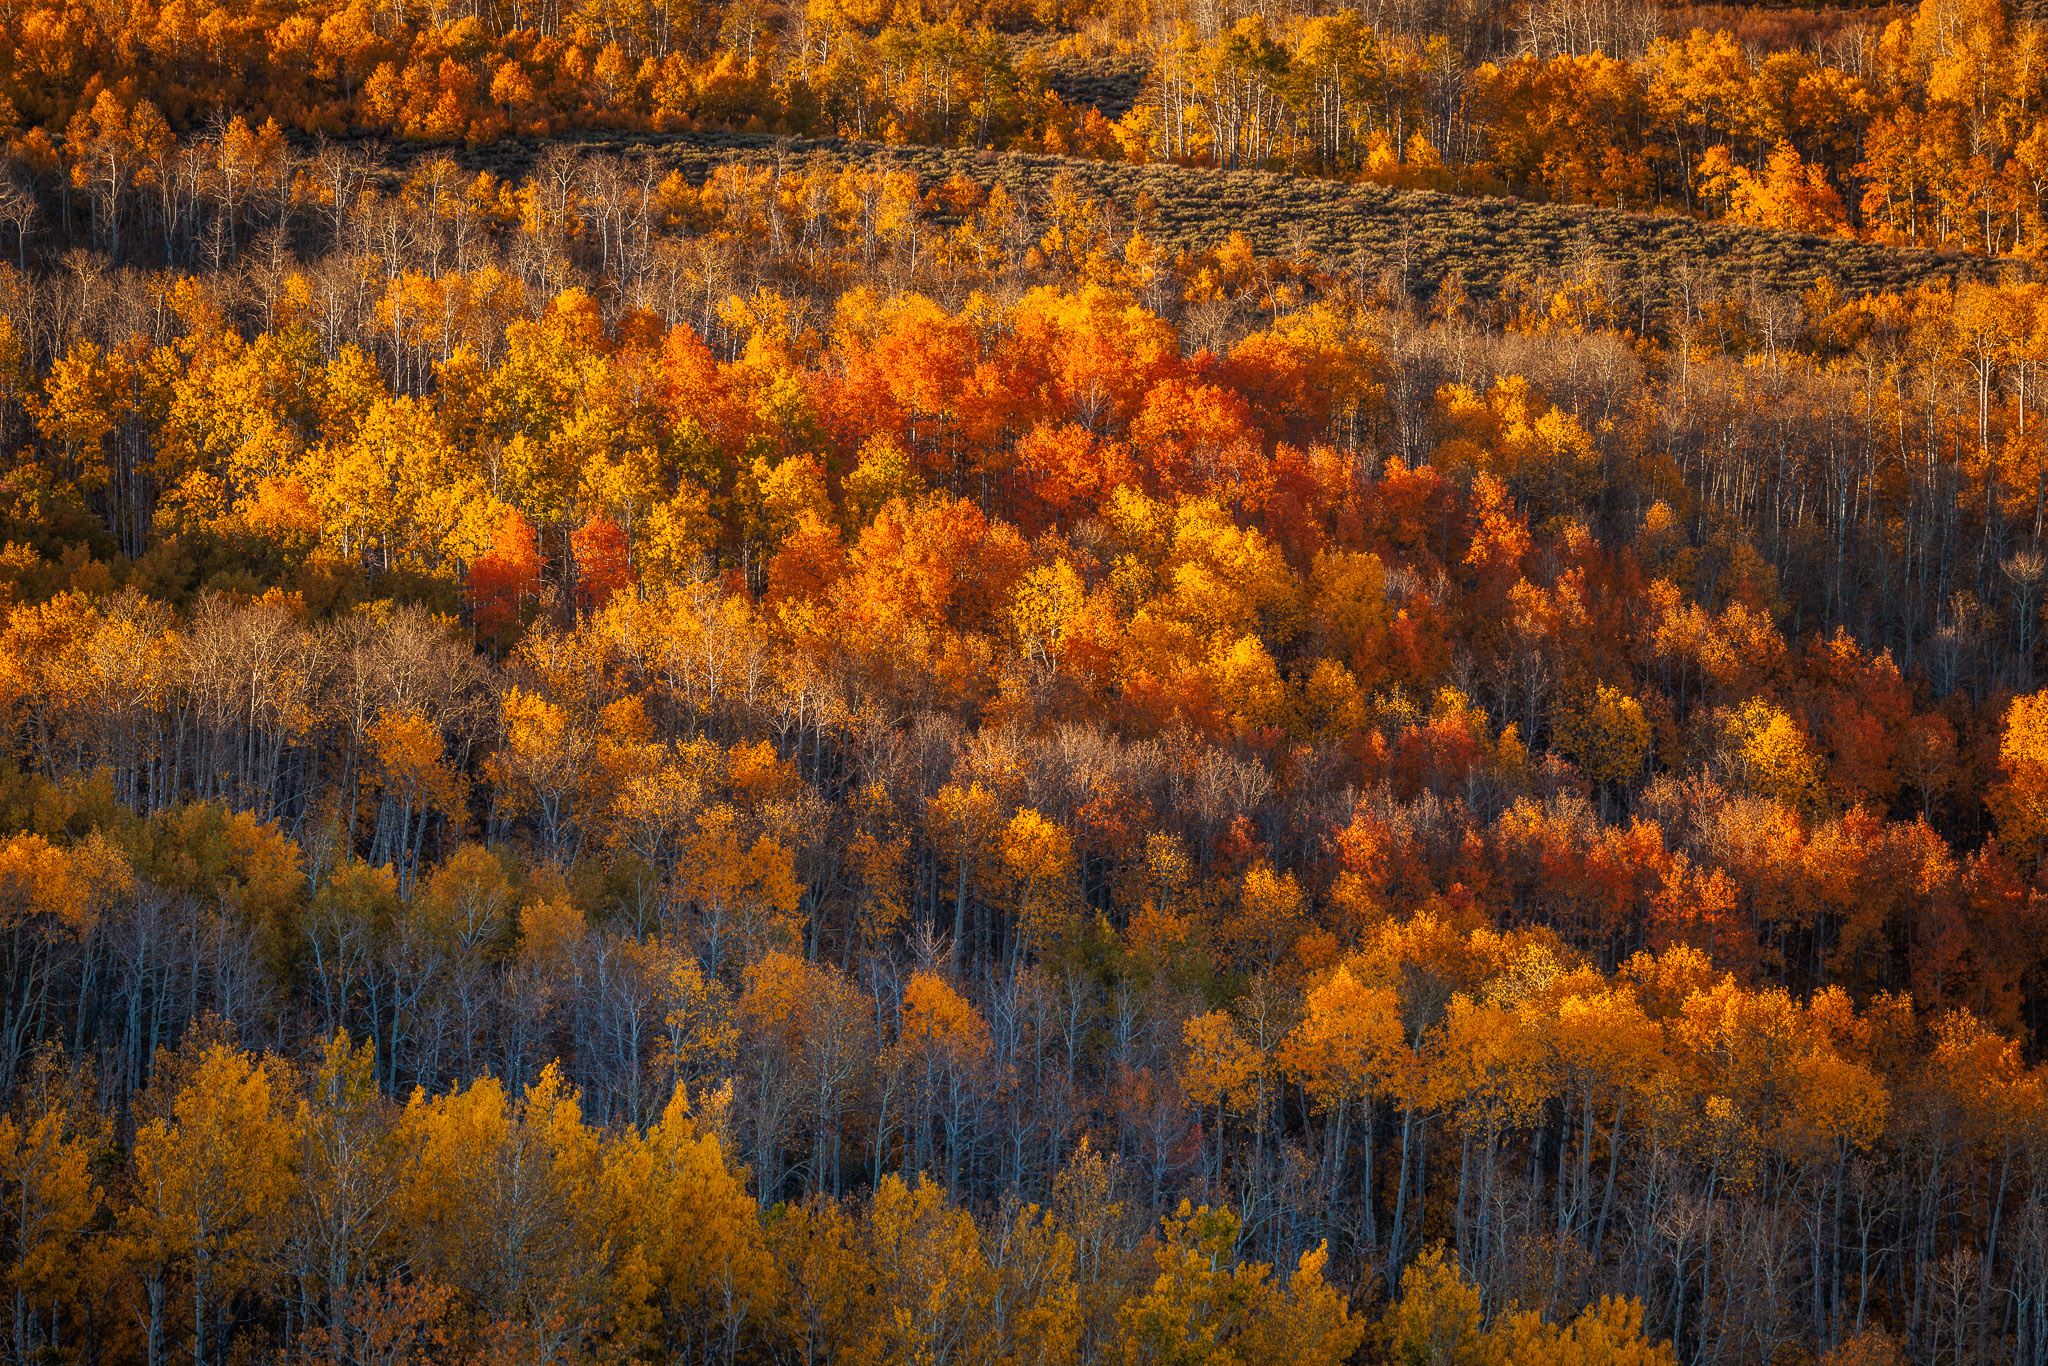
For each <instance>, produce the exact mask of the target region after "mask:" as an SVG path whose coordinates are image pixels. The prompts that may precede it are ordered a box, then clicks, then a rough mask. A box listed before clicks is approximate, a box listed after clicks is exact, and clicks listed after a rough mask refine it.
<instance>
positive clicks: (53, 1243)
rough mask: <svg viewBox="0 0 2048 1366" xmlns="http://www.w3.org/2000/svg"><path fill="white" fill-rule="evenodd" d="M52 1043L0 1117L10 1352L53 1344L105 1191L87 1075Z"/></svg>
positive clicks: (1, 1227) (26, 1352)
mask: <svg viewBox="0 0 2048 1366" xmlns="http://www.w3.org/2000/svg"><path fill="white" fill-rule="evenodd" d="M88 1079H89V1077H88V1076H83V1075H80V1073H79V1072H78V1071H76V1070H73V1069H70V1068H68V1067H67V1066H66V1064H65V1063H64V1060H63V1057H62V1055H61V1053H59V1052H58V1051H57V1050H55V1049H52V1050H50V1051H49V1052H48V1053H46V1054H45V1055H43V1056H41V1057H39V1058H38V1059H37V1060H36V1064H35V1066H34V1067H33V1068H32V1069H31V1072H30V1075H29V1078H28V1080H27V1082H26V1084H24V1086H23V1087H22V1089H21V1091H20V1092H19V1093H18V1095H17V1099H16V1113H14V1114H10V1115H7V1116H4V1117H0V1236H4V1237H5V1239H6V1246H7V1248H8V1251H9V1254H10V1255H9V1257H8V1260H7V1262H6V1263H5V1266H4V1273H0V1274H4V1276H5V1279H6V1285H7V1289H8V1290H9V1292H11V1294H12V1296H13V1300H14V1332H13V1341H14V1351H15V1354H16V1355H17V1356H18V1357H19V1358H20V1359H22V1360H27V1359H28V1358H29V1357H30V1356H31V1355H32V1354H34V1353H36V1352H39V1351H43V1350H54V1348H55V1332H56V1328H57V1321H58V1315H59V1314H60V1313H61V1312H62V1307H63V1305H64V1304H65V1303H66V1302H67V1301H69V1300H71V1299H72V1298H73V1297H74V1296H75V1295H76V1294H77V1291H78V1282H79V1280H80V1279H81V1276H82V1274H83V1271H84V1263H85V1239H86V1236H87V1230H88V1228H89V1226H90V1225H91V1224H92V1222H93V1219H94V1217H95V1215H96V1214H97V1213H98V1211H99V1209H100V1205H101V1202H102V1201H103V1199H104V1198H105V1193H104V1192H103V1191H102V1190H101V1189H100V1186H99V1183H98V1181H96V1180H95V1179H94V1177H93V1172H92V1166H91V1161H92V1150H93V1148H94V1146H95V1145H96V1143H98V1142H100V1141H101V1139H102V1135H101V1132H100V1131H101V1128H102V1125H101V1122H100V1121H99V1119H98V1117H97V1116H96V1115H95V1114H94V1113H93V1111H92V1108H91V1105H90V1102H89V1098H88V1097H87V1096H86V1095H85V1094H83V1091H82V1087H81V1086H80V1084H79V1083H81V1082H83V1081H86V1080H88Z"/></svg>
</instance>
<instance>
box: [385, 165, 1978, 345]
mask: <svg viewBox="0 0 2048 1366" xmlns="http://www.w3.org/2000/svg"><path fill="white" fill-rule="evenodd" d="M558 141H564V142H567V143H568V145H571V146H575V147H578V148H580V149H582V150H584V151H585V152H586V153H590V154H601V153H612V154H625V155H631V156H654V157H659V158H661V159H662V160H663V161H665V162H669V163H672V164H673V165H674V166H675V167H676V168H677V169H679V170H680V171H682V173H683V175H684V176H685V177H686V178H687V179H689V180H690V182H691V183H692V184H695V185H701V184H703V183H704V181H705V179H706V178H708V177H709V176H710V174H711V172H712V171H713V169H714V168H716V167H717V166H718V165H720V164H721V163H723V162H725V161H727V160H729V159H736V160H740V161H745V162H754V163H760V162H766V161H769V160H772V159H774V158H775V157H777V156H781V157H785V158H808V157H825V158H830V159H832V160H835V161H847V160H857V161H865V162H887V163H889V164H891V165H894V166H897V167H900V168H903V169H907V170H911V171H914V172H916V174H917V175H918V177H919V179H920V181H921V182H923V183H924V184H925V185H926V186H927V187H929V186H933V185H936V184H938V183H939V182H941V181H944V180H945V179H947V178H948V177H951V176H953V175H955V174H965V175H968V176H970V177H972V178H974V179H975V180H978V181H980V182H982V183H983V184H989V185H993V184H997V183H1000V184H1002V185H1003V186H1005V187H1006V188H1008V189H1009V190H1010V191H1012V192H1013V193H1015V192H1018V191H1023V192H1026V193H1028V194H1029V195H1031V196H1032V197H1033V198H1036V197H1037V196H1038V195H1039V194H1040V193H1042V192H1043V190H1044V189H1045V187H1046V186H1047V185H1048V184H1049V183H1050V182H1051V181H1052V180H1053V178H1054V177H1056V176H1059V175H1062V174H1065V175H1068V176H1071V177H1072V178H1073V179H1074V180H1075V181H1076V182H1077V183H1078V184H1079V186H1080V187H1081V188H1082V189H1083V190H1084V191H1085V192H1086V193H1088V194H1090V195H1092V196H1094V197H1096V198H1099V199H1103V200H1106V201H1108V202H1111V203H1114V204H1116V205H1117V206H1119V207H1120V208H1121V209H1123V210H1124V211H1125V212H1127V213H1135V212H1139V211H1140V206H1141V205H1142V204H1144V203H1145V201H1148V200H1149V201H1150V206H1151V207H1150V209H1149V212H1148V214H1147V217H1146V227H1147V231H1148V232H1150V233H1151V234H1152V235H1153V236H1155V237H1156V238H1157V239H1158V240H1159V241H1161V242H1162V243H1163V244H1165V245H1167V246H1169V247H1172V248H1174V249H1176V250H1179V249H1187V250H1193V251H1199V250H1202V249H1204V248H1207V247H1210V246H1214V245H1217V244H1218V243H1221V242H1223V241H1224V240H1226V239H1227V238H1228V237H1229V235H1230V234H1231V233H1233V232H1241V233H1243V234H1244V235H1245V236H1246V237H1247V238H1249V239H1250V240H1251V242H1252V245H1253V246H1254V247H1255V248H1256V249H1257V250H1258V251H1259V253H1260V254H1262V255H1265V254H1274V255H1296V254H1298V253H1301V252H1311V253H1314V254H1315V255H1316V256H1317V257H1319V258H1321V260H1322V262H1323V263H1324V265H1325V267H1326V268H1334V269H1342V270H1345V271H1347V272H1350V273H1353V274H1356V275H1360V276H1363V277H1367V278H1377V277H1379V276H1380V275H1382V274H1383V273H1384V272H1386V271H1387V270H1388V269H1390V268H1400V269H1402V270H1404V271H1405V274H1406V277H1407V286H1408V288H1409V290H1410V291H1411V292H1413V293H1415V294H1417V295H1420V296H1424V297H1427V296H1428V295H1430V294H1432V293H1433V292H1434V291H1435V290H1436V288H1437V286H1438V285H1439V284H1441V283H1442V282H1443V280H1444V279H1445V278H1446V277H1448V276H1450V275H1451V274H1453V273H1454V272H1455V273H1457V274H1459V275H1460V276H1462V279H1463V283H1464V287H1465V290H1466V292H1467V293H1468V294H1469V295H1471V296H1472V297H1473V298H1475V299H1482V300H1484V299H1496V298H1498V297H1500V294H1501V292H1502V289H1503V287H1504V286H1506V285H1507V284H1509V283H1510V282H1511V281H1513V280H1515V279H1516V278H1524V279H1541V278H1544V277H1546V276H1550V275H1554V274H1556V273H1558V272H1560V271H1563V270H1565V269H1567V268H1569V267H1572V266H1574V265H1575V264H1579V263H1581V262H1582V261H1583V260H1584V258H1585V257H1586V256H1587V255H1588V254H1590V255H1591V256H1592V257H1593V258H1594V259H1596V260H1597V261H1598V262H1600V263H1603V264H1605V265H1607V266H1609V267H1611V268H1612V275H1613V278H1614V279H1615V281H1616V282H1617V283H1618V284H1619V286H1620V288H1621V289H1622V290H1623V291H1624V292H1625V294H1624V297H1625V298H1626V300H1627V302H1628V305H1629V307H1628V309H1627V311H1628V312H1629V313H1631V314H1634V313H1637V312H1638V311H1639V310H1640V311H1641V312H1642V313H1644V314H1646V315H1649V316H1651V317H1654V316H1656V315H1658V314H1661V313H1662V312H1663V311H1664V310H1665V309H1667V308H1668V307H1669V303H1670V299H1671V296H1672V293H1673V291H1674V289H1675V288H1676V279H1677V277H1678V276H1679V274H1680V272H1681V270H1682V269H1683V268H1684V267H1685V266H1686V264H1688V263H1690V264H1691V265H1692V266H1693V267H1695V268H1702V267H1703V268H1705V270H1706V271H1707V272H1708V273H1710V274H1717V275H1719V276H1721V277H1723V278H1724V279H1727V280H1730V281H1737V282H1747V281H1748V280H1749V279H1750V278H1752V277H1755V278H1759V279H1760V280H1761V281H1762V282H1763V283H1764V284H1765V286H1766V287H1768V288H1769V289H1771V290H1774V291H1778V292H1796V291H1800V290H1804V289H1806V288H1807V287H1809V286H1811V285H1812V284H1814V283H1815V282H1816V281H1818V280H1820V279H1822V278H1827V279H1831V280H1832V281H1834V283H1835V285H1836V287H1837V288H1838V289H1840V290H1841V291H1842V292H1843V293H1845V294H1851V295H1855V294H1864V293H1870V292H1875V291H1878V290H1887V289H1903V288H1911V287H1913V286H1916V285H1920V284H1925V283H1927V282H1929V281H1931V280H1934V279H1937V278H1949V279H1955V278H1959V277H1968V278H1976V279H1984V278H1989V277H1991V276H1992V275H1993V274H1995V272H1996V270H1997V266H1996V265H1995V264H1994V263H1993V262H1989V261H1986V260H1984V259H1983V258H1981V257H1966V256H1963V255H1961V254H1959V253H1955V254H1951V253H1945V252H1930V251H1902V250H1897V249H1893V248H1889V247H1884V246H1878V245H1874V244H1872V243H1868V242H1857V241H1853V240H1848V239H1843V238H1832V237H1818V236H1813V235H1810V234H1803V233H1787V232H1775V231H1771V230H1769V229H1764V228H1753V227H1745V226H1741V225H1738V224H1734V223H1727V222H1702V221H1699V220H1697V219H1693V218H1689V217H1685V216H1682V215H1676V214H1647V213H1629V212H1622V211H1617V210H1613V209H1597V208H1586V207H1582V206H1574V205H1563V204H1538V203H1530V202H1526V201H1523V200H1518V199H1513V198H1479V197H1462V196H1457V195H1448V194H1439V193H1434V192H1430V191H1406V190H1396V189H1389V188H1386V187H1383V186H1376V185H1363V184H1347V183H1343V182H1337V181H1331V180H1324V179H1317V178H1314V177H1309V176H1297V175H1289V174H1280V173H1272V172H1263V171H1219V170H1207V169H1194V168H1187V167H1179V166H1167V165H1149V166H1132V165H1124V164H1119V163H1112V162H1099V161H1087V160H1079V159H1075V158H1068V157H1051V156H1028V155H1021V154H1016V153H1001V154H995V153H988V152H972V151H964V150H953V149H945V148H933V147H892V146H886V145H883V144H880V143H873V142H858V141H854V140H851V139H846V138H820V139H802V138H782V139H778V138H773V137H768V136H763V135H748V134H738V133H723V132H716V133H685V134H676V135H668V136H662V135H643V134H625V135H605V134H603V133H592V134H581V135H577V136H574V137H572V138H569V139H563V140H558ZM548 145H550V144H549V143H543V142H535V141H524V140H507V141H504V142H501V143H498V144H496V145H494V146H491V147H488V148H484V149H481V150H478V151H471V152H466V153H458V154H457V155H458V157H459V158H460V159H461V160H462V161H463V162H464V163H465V165H466V166H472V167H476V168H479V169H489V170H491V171H493V172H495V173H496V174H499V175H501V176H519V175H523V174H525V173H526V172H528V171H529V170H531V169H532V166H533V164H534V163H535V161H536V160H537V159H538V158H539V156H540V155H541V153H542V152H543V150H544V149H545V148H546V147H547V146H548ZM430 150H432V149H427V148H416V147H411V146H400V147H397V148H394V149H392V151H391V154H390V155H391V157H392V159H393V160H394V161H396V162H398V163H399V164H403V163H404V162H405V161H407V160H409V159H410V158H412V157H415V156H420V155H426V154H428V153H429V151H430Z"/></svg>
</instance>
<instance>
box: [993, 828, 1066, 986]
mask: <svg viewBox="0 0 2048 1366" xmlns="http://www.w3.org/2000/svg"><path fill="white" fill-rule="evenodd" d="M997 848H998V850H999V852H1000V854H1001V857H1002V868H1003V872H1004V874H1005V875H1006V877H1007V879H1008V881H1009V884H1010V888H1011V892H1012V895H1013V896H1014V897H1015V901H1016V907H1017V924H1016V933H1015V935H1014V936H1013V937H1012V940H1011V954H1010V960H1011V967H1012V970H1013V971H1014V970H1015V968H1016V965H1017V963H1018V962H1019V961H1021V959H1022V957H1023V954H1024V952H1025V950H1026V949H1027V948H1039V949H1043V948H1046V947H1048V946H1050V945H1052V944H1055V943H1057V942H1058V941H1059V939H1060V937H1061V936H1062V935H1063V934H1064V933H1065V932H1066V931H1067V929H1068V928H1069V927H1070V926H1071V925H1072V923H1073V920H1074V917H1075V915H1076V914H1077V911H1078V900H1079V899H1078V897H1077V896H1076V894H1075V889H1074V885H1073V881H1074V870H1075V861H1074V841H1073V839H1072V837H1071V836H1069V835H1068V834H1067V832H1066V830H1065V829H1064V828H1062V827H1061V826H1060V825H1059V824H1058V823H1057V822H1055V821H1049V820H1047V819H1046V818H1045V817H1044V816H1041V815H1040V814H1039V813H1038V812H1036V811H1034V810H1032V809H1031V808H1030V807H1025V808H1024V809H1023V810H1021V811H1019V812H1018V813H1017V814H1016V815H1015V816H1013V817H1011V818H1010V823H1009V824H1008V825H1007V826H1005V827H1004V828H1003V833H1002V835H1001V836H1000V837H999V839H998V840H997Z"/></svg>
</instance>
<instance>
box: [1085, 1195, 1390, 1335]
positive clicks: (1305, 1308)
mask: <svg viewBox="0 0 2048 1366" xmlns="http://www.w3.org/2000/svg"><path fill="white" fill-rule="evenodd" d="M1238 1231H1239V1223H1238V1219H1237V1216H1236V1215H1235V1214H1233V1213H1232V1212H1231V1211H1229V1210H1228V1209H1214V1208H1211V1207H1210V1206H1208V1205H1204V1206H1202V1207H1201V1208H1200V1209H1196V1208H1194V1207H1193V1206H1192V1205H1191V1204H1190V1203H1189V1202H1188V1201H1186V1200H1183V1201H1181V1204H1180V1209H1179V1211H1178V1213H1176V1214H1174V1215H1170V1216H1168V1217H1167V1218H1165V1219H1163V1220H1161V1221H1160V1238H1159V1243H1158V1247H1157V1250H1156V1251H1155V1252H1154V1253H1153V1257H1154V1261H1155V1264H1156V1265H1157V1267H1158V1273H1159V1274H1158V1276H1157V1277H1156V1278H1155V1279H1154V1280H1153V1282H1152V1285H1151V1286H1150V1288H1149V1289H1147V1290H1146V1291H1145V1293H1144V1294H1142V1295H1139V1296H1136V1297H1134V1298H1132V1299H1131V1300H1130V1301H1129V1302H1128V1303H1126V1304H1125V1305H1124V1306H1123V1307H1122V1308H1121V1309H1120V1310H1119V1311H1118V1313H1117V1324H1118V1347H1119V1348H1120V1352H1121V1357H1122V1360H1123V1361H1124V1362H1125V1363H1127V1366H1140V1364H1141V1363H1143V1364H1145V1366H1151V1363H1158V1364H1159V1366H1196V1363H1214V1366H1295V1364H1296V1363H1300V1364H1302V1366H1336V1363H1338V1362H1341V1361H1345V1360H1347V1359H1348V1358H1349V1357H1350V1356H1351V1354H1352V1353H1353V1352H1354V1351H1356V1350H1357V1349H1358V1346H1359V1344H1360V1343H1361V1342H1363V1341H1364V1340H1365V1325H1364V1324H1362V1323H1357V1322H1354V1321H1353V1320H1352V1318H1351V1314H1350V1309H1349V1307H1348V1306H1347V1305H1346V1303H1345V1301H1344V1297H1343V1295H1342V1294H1341V1293H1339V1292H1338V1291H1336V1290H1334V1289H1333V1288H1332V1287H1331V1286H1330V1285H1329V1284H1328V1282H1326V1281H1325V1280H1324V1278H1323V1268H1324V1266H1325V1265H1327V1263H1328V1260H1329V1248H1328V1245H1327V1244H1325V1245H1324V1246H1322V1247H1319V1248H1316V1249H1314V1250H1312V1251H1309V1252H1304V1253H1303V1254H1302V1255H1301V1259H1300V1261H1299V1263H1298V1264H1297V1266H1296V1268H1295V1272H1294V1275H1293V1276H1292V1277H1290V1278H1289V1280H1288V1282H1287V1284H1286V1285H1285V1286H1284V1287H1283V1286H1280V1285H1276V1284H1274V1283H1273V1281H1272V1280H1271V1271H1272V1268H1271V1267H1269V1266H1265V1265H1263V1264H1260V1263H1257V1262H1240V1261H1238V1260H1237V1258H1236V1255H1235V1253H1236V1247H1237V1238H1238Z"/></svg>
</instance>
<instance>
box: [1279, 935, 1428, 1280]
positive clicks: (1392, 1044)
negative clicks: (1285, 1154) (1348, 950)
mask: <svg viewBox="0 0 2048 1366" xmlns="http://www.w3.org/2000/svg"><path fill="white" fill-rule="evenodd" d="M1303 1007H1304V1008H1303V1011H1302V1020H1301V1023H1300V1024H1299V1025H1297V1026H1295V1028H1294V1031H1293V1032H1292V1033H1291V1034H1289V1035H1288V1036H1287V1039H1286V1042H1285V1043H1284V1044H1282V1045H1281V1052H1280V1061H1281V1065H1282V1066H1283V1067H1284V1068H1285V1069H1286V1070H1287V1072H1288V1074H1289V1075H1290V1076H1292V1077H1293V1078H1294V1079H1295V1080H1296V1081H1297V1082H1298V1083H1299V1084H1300V1085H1301V1087H1302V1089H1303V1090H1304V1091H1306V1092H1307V1093H1308V1095H1309V1098H1310V1101H1311V1102H1312V1103H1313V1104H1314V1106H1315V1108H1316V1109H1317V1110H1318V1111H1319V1112H1321V1113H1323V1114H1325V1115H1327V1117H1328V1118H1327V1120H1326V1123H1327V1125H1328V1128H1327V1130H1326V1135H1327V1137H1326V1142H1325V1151H1324V1167H1325V1172H1326V1175H1327V1178H1328V1181H1329V1187H1330V1194H1331V1196H1332V1198H1333V1199H1334V1198H1335V1197H1336V1196H1337V1195H1338V1193H1339V1192H1340V1191H1341V1189H1342V1187H1343V1183H1344V1173H1345V1169H1346V1166H1347V1159H1348V1157H1349V1155H1350V1145H1351V1115H1352V1111H1353V1109H1354V1108H1356V1109H1358V1110H1360V1111H1362V1114H1361V1118H1362V1120H1363V1123H1362V1124H1360V1126H1359V1133H1360V1135H1361V1136H1362V1138H1363V1140H1364V1151H1363V1153H1362V1154H1361V1155H1360V1159H1359V1170H1360V1171H1361V1172H1362V1173H1363V1179H1364V1182H1365V1191H1364V1195H1365V1201H1364V1204H1365V1241H1366V1244H1367V1245H1368V1246H1375V1247H1376V1246H1378V1244H1379V1219H1378V1214H1377V1211H1376V1210H1375V1208H1374V1201H1373V1189H1372V1187H1373V1172H1374V1163H1373V1143H1372V1138H1373V1130H1374V1129H1375V1128H1376V1127H1377V1125H1376V1120H1377V1114H1376V1107H1377V1105H1378V1103H1379V1101H1380V1099H1381V1098H1382V1097H1384V1096H1388V1095H1391V1094H1393V1091H1394V1087H1395V1085H1396V1084H1397V1082H1398V1080H1399V1079H1400V1078H1401V1077H1402V1076H1403V1075H1405V1073H1406V1071H1407V1069H1408V1066H1409V1057H1410V1055H1409V1052H1408V1041H1407V1038H1406V1036H1405V1035H1406V1031H1404V1030H1403V1029H1402V1027H1401V1002H1400V998H1399V996H1398V995H1397V993H1396V992H1395V991H1394V990H1393V989H1392V988H1390V987H1366V986H1362V985H1360V983H1359V981H1358V979H1357V978H1356V977H1354V976H1353V975H1352V974H1351V970H1350V969H1349V968H1347V967H1344V966H1342V965H1339V967H1338V968H1337V970H1336V971H1335V972H1333V973H1331V974H1330V979H1329V980H1328V981H1326V982H1324V983H1323V984H1322V985H1321V986H1318V987H1316V988H1314V989H1313V990H1311V991H1310V992H1309V993H1308V997H1307V1000H1306V1001H1305V1002H1304V1003H1303Z"/></svg>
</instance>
